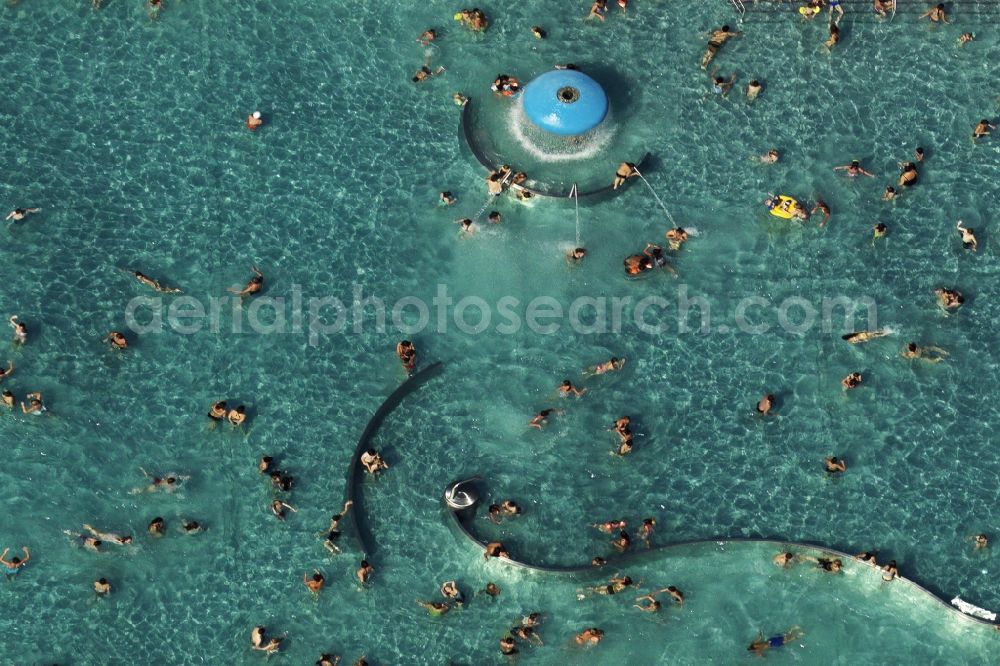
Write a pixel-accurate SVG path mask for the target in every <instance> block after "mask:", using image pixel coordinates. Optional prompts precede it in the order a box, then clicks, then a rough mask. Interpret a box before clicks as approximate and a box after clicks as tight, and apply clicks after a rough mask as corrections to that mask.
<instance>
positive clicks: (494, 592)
mask: <svg viewBox="0 0 1000 666" xmlns="http://www.w3.org/2000/svg"><path fill="white" fill-rule="evenodd" d="M500 591H501V590H500V587H499V586H498V585H497V584H496V583H486V587H484V588H483V589H481V590H479V592H477V593H476V594H485V595H487V596H489V597H491V598H493V599H496V598H497V597H499V596H500Z"/></svg>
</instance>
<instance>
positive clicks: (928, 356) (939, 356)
mask: <svg viewBox="0 0 1000 666" xmlns="http://www.w3.org/2000/svg"><path fill="white" fill-rule="evenodd" d="M947 356H948V352H946V351H945V350H943V349H941V348H940V347H935V346H933V345H927V346H926V347H919V346H917V343H916V342H908V343H906V346H905V347H903V358H907V359H915V358H919V359H921V360H924V361H927V362H928V363H940V362H941V361H943V360H944V359H945V358H946V357H947Z"/></svg>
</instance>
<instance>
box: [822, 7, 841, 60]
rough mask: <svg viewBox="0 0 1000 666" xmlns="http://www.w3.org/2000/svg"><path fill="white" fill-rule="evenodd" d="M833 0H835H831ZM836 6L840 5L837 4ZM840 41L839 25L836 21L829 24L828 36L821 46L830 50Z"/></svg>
mask: <svg viewBox="0 0 1000 666" xmlns="http://www.w3.org/2000/svg"><path fill="white" fill-rule="evenodd" d="M833 1H835V0H833ZM837 6H838V7H839V6H840V5H837ZM839 43H840V26H839V25H837V24H836V23H831V24H830V38H829V39H827V40H826V41H825V42H823V46H825V47H826V48H827V50H828V51H832V50H833V47H834V46H836V45H837V44H839Z"/></svg>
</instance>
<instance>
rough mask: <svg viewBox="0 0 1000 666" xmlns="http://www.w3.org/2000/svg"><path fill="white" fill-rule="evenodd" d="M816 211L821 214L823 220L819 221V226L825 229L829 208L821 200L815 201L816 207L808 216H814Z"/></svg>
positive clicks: (828, 218)
mask: <svg viewBox="0 0 1000 666" xmlns="http://www.w3.org/2000/svg"><path fill="white" fill-rule="evenodd" d="M816 211H819V212H821V213H823V219H822V220H821V221H820V223H819V226H821V227H825V226H826V223H827V222H829V221H830V206H828V205H827V203H826V202H825V201H823V200H822V199H817V200H816V205H815V206H813V209H812V210H811V211H810V212H809V214H810V215H815V214H816Z"/></svg>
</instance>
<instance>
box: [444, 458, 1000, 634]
mask: <svg viewBox="0 0 1000 666" xmlns="http://www.w3.org/2000/svg"><path fill="white" fill-rule="evenodd" d="M478 480H479V477H475V478H473V479H467V480H464V481H456V482H453V483H451V484H449V485H448V488H447V489H446V490H445V493H446V496H447V493H448V491H449V490H451V489H453V488H457V487H459V486H461V485H465V484H471V483H473V482H475V481H478ZM473 496H475V493H473ZM477 500H478V498H477V499H476V501H473V503H472V504H471V505H470V506H468V507H466V508H462V509H454V508H452V507H451V506H449V505H448V502H447V501H445V509H446V510H447V512H448V514H449V516H450V518H451V523H452V526H453V527H454V528H455V530H456V531H457V532H458V533H459V534H460V535H461V536H462V537H464V538H465V540H466V541H468V542H470V543H472V544H473V545H474V546H476V547H477V548H478V549H480V550H482V551H485V550H486V542H484V541H481V540H480V539H479V537H477V536H476V535H475V534H473V533H472V531H471V530H470V529H469V525H470V524H471V523H472V521H473V520H474V518H475V515H476V508H477V507H478V505H479V503H478V501H477ZM729 543H734V544H739V543H758V544H770V545H772V546H774V548H775V550H776V551H788V552H791V551H794V550H808V551H810V553H812V554H818V555H822V556H832V557H837V558H840V559H841V560H844V561H845V562H848V561H852V562H853V561H856V560H855V559H854V556H853V555H850V554H848V553H845V552H843V551H839V550H837V549H835V548H829V547H827V546H824V545H822V544H815V543H804V542H798V541H780V540H777V539H765V538H754V537H717V538H712V539H692V540H688V541H677V542H674V543H668V544H663V545H658V546H653V547H651V548H647V549H644V550H634V551H631V552H628V553H624V554H622V555H614V556H609V557H607V558H605V559H606V560H607V564H606V565H604V566H600V567H595V566H593V565H591V564H590V563H589V562H588V563H586V564H580V565H566V566H562V565H546V564H536V563H533V562H526V561H523V560H518V559H515V558H496V560H495V561H497V562H500V563H502V564H507V565H510V566H513V567H518V568H521V569H527V570H529V571H537V572H541V573H547V574H577V575H591V576H598V575H603V573H604V572H605V571H606V569H607V568H608V567H618V566H622V565H625V564H635V563H638V562H641V561H642V560H648V559H654V558H657V557H659V556H663V555H667V554H669V553H671V552H676V551H678V550H681V549H683V548H690V547H694V546H708V545H726V544H729ZM871 569H872V573H873V574H877V573H878V571H880V569H878V568H876V567H871ZM893 583H894V584H895V583H899V584H902V585H907V586H909V587H911V588H912V589H914V590H917V591H918V592H921V593H923V594H925V595H927V596H928V597H930V598H931V599H933V600H934V601H936V602H937V603H939V604H940V605H941V606H943V607H944V608H946V609H947V610H948V611H950V612H951V613H953V614H955V615H958V616H960V617H962V618H964V619H966V620H969V621H971V622H976V623H978V624H983V625H987V626H991V627H994V628H997V629H998V630H1000V624H998V623H997V622H991V621H990V620H985V619H983V618H980V617H976V616H974V615H969V614H967V613H963V612H962V611H960V610H959V609H958V608H956V607H954V606H952V605H951V604H950V603H949V602H948V600H946V599H943V598H941V597H940V596H938V595H937V594H935V593H934V592H931V591H930V590H928V589H927V588H925V587H924V586H922V585H920V584H919V583H917V582H916V581H914V580H911V579H909V578H905V577H903V576H897V577H896V580H895V581H893Z"/></svg>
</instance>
